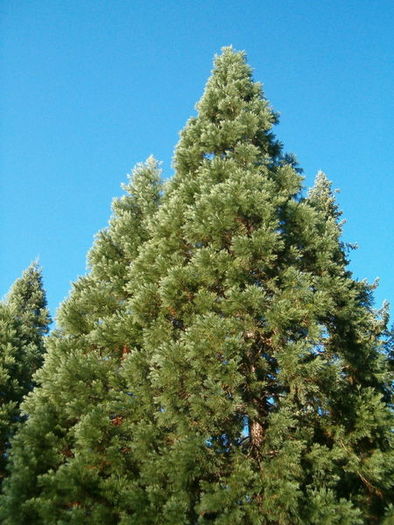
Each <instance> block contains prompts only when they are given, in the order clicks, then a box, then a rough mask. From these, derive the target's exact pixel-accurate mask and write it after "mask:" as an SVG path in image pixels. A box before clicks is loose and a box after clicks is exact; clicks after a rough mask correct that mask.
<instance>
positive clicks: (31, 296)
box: [0, 263, 50, 482]
mask: <svg viewBox="0 0 394 525" xmlns="http://www.w3.org/2000/svg"><path fill="white" fill-rule="evenodd" d="M49 323H50V317H49V313H48V310H47V308H46V296H45V291H44V289H43V285H42V275H41V270H40V268H39V267H38V265H37V264H36V263H34V264H32V265H31V266H29V268H27V270H26V271H25V272H24V273H23V275H22V277H20V278H19V279H18V280H17V281H15V283H14V285H13V286H12V288H11V290H10V292H9V294H8V296H7V298H6V300H5V301H3V302H1V303H0V482H1V480H2V478H3V477H4V476H5V475H6V473H5V463H6V456H7V453H8V447H9V442H10V439H11V437H12V435H13V433H14V431H15V428H16V426H17V425H18V423H19V422H20V421H21V415H20V409H19V407H20V404H21V402H22V399H23V397H24V396H25V395H26V394H27V393H28V392H30V390H32V388H33V379H32V378H33V374H34V372H35V371H36V370H37V369H38V368H39V367H40V366H41V365H42V361H43V353H44V335H45V334H46V333H47V332H48V326H49Z"/></svg>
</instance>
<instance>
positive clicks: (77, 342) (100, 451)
mask: <svg viewBox="0 0 394 525" xmlns="http://www.w3.org/2000/svg"><path fill="white" fill-rule="evenodd" d="M124 189H125V190H126V194H125V195H124V196H123V197H121V198H119V199H116V200H115V201H114V203H113V217H112V219H111V221H110V224H109V227H108V228H106V229H104V230H103V231H101V232H99V234H98V236H97V238H96V241H95V244H94V246H93V248H92V250H91V251H90V253H89V264H90V267H91V271H90V272H89V273H88V275H86V276H85V277H81V278H80V279H79V280H78V281H77V282H76V283H75V284H74V286H73V289H72V291H71V294H70V296H69V298H68V299H67V300H66V301H65V303H64V304H63V306H62V308H61V309H60V311H59V314H58V324H59V328H58V329H57V330H56V331H55V332H53V333H52V335H51V336H50V338H49V340H48V343H47V346H48V353H47V355H46V359H45V363H44V366H43V368H42V369H41V370H40V372H39V373H38V374H37V375H36V381H37V382H38V384H39V387H38V388H36V389H35V391H34V393H33V394H32V395H31V396H29V398H28V399H27V400H26V401H25V403H24V404H23V410H24V413H26V414H27V415H28V420H27V422H26V423H25V424H24V426H23V427H22V428H21V430H20V432H19V433H18V434H17V436H16V437H15V439H14V441H13V445H12V454H11V460H10V468H11V471H12V475H11V477H10V479H9V480H7V486H6V488H5V495H4V496H3V498H2V502H1V503H2V507H3V514H2V516H1V517H2V518H3V520H4V522H5V523H12V524H21V523H29V524H30V523H31V524H35V523H57V522H58V520H67V521H69V520H71V522H72V523H82V520H83V519H86V520H87V521H88V522H89V523H92V524H93V523H95V524H100V523H103V524H104V523H105V524H106V523H114V522H116V518H115V517H116V516H117V515H118V513H117V509H116V505H115V504H114V503H115V502H114V501H112V500H111V499H106V496H105V494H106V493H108V492H109V491H110V489H111V492H110V495H111V497H112V493H113V490H114V489H112V488H111V487H109V488H108V487H107V485H108V484H109V483H108V482H107V480H106V478H108V477H109V474H108V473H109V472H110V471H111V470H115V474H116V472H117V471H118V470H119V468H120V467H121V466H122V464H121V460H120V459H119V458H117V457H116V455H117V454H118V453H119V452H120V455H121V456H122V455H123V452H121V451H122V450H125V449H126V448H127V446H128V444H127V441H126V440H125V436H124V435H123V434H122V432H120V431H119V430H120V429H121V427H120V422H121V420H122V416H121V415H120V414H119V413H118V411H119V405H121V404H122V403H124V399H123V398H124V397H126V398H127V399H128V398H129V396H128V395H127V393H125V392H124V389H123V388H122V383H121V378H120V377H119V367H120V366H121V363H122V362H123V360H124V359H125V357H126V356H127V354H128V353H129V352H130V348H131V342H132V340H131V339H130V338H128V337H127V335H128V334H127V333H126V334H124V333H122V332H121V331H120V330H119V325H120V322H121V320H122V317H123V316H126V318H127V319H128V306H127V297H128V291H127V290H126V287H125V282H126V275H127V269H128V267H129V265H130V264H131V263H132V261H133V259H135V257H136V255H137V253H138V249H139V247H140V245H141V244H142V243H143V242H144V241H145V240H146V239H147V238H148V236H149V228H150V221H151V217H152V216H153V214H154V210H155V209H156V208H157V207H158V205H159V201H160V197H161V184H160V169H159V165H158V162H157V161H156V160H154V159H153V158H149V159H148V160H147V162H146V163H145V164H140V165H137V167H136V169H135V170H134V172H133V175H132V178H131V180H130V181H129V183H128V184H125V185H124ZM130 324H131V327H130V330H129V332H130V331H131V332H132V323H130ZM27 444H28V446H27ZM114 456H115V458H114ZM126 459H127V458H126Z"/></svg>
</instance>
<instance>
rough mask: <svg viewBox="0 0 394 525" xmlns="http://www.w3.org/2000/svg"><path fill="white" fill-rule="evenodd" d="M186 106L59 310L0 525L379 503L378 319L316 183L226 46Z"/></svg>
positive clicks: (356, 510)
mask: <svg viewBox="0 0 394 525" xmlns="http://www.w3.org/2000/svg"><path fill="white" fill-rule="evenodd" d="M197 109H198V115H197V116H196V117H194V118H192V119H190V120H189V122H188V124H187V125H186V127H185V129H184V130H183V132H182V133H181V137H180V141H179V144H178V146H177V148H176V152H175V158H174V166H175V175H174V177H173V178H172V179H171V180H170V181H169V182H168V184H167V185H166V187H165V191H163V190H162V188H161V185H160V182H159V173H158V166H157V163H156V162H155V161H154V160H153V159H149V160H148V162H147V163H146V164H145V165H140V166H139V167H138V168H137V170H136V171H135V172H134V176H133V179H132V181H131V182H130V184H129V185H127V186H125V189H126V192H127V193H126V195H125V196H124V197H123V198H122V199H120V200H118V201H116V202H115V204H114V216H113V218H112V219H111V222H110V225H109V227H108V229H106V230H105V231H103V232H102V233H100V234H99V236H98V238H97V240H96V243H95V246H94V247H93V249H92V251H91V252H90V255H89V261H90V266H91V271H90V273H89V274H88V275H87V276H86V277H83V278H81V279H80V280H79V281H77V283H76V284H75V285H74V288H73V291H72V293H71V295H70V297H69V299H68V300H67V301H66V302H65V303H64V304H63V306H62V308H61V310H60V312H59V330H58V331H57V332H56V333H54V334H53V335H52V336H51V338H50V341H49V345H48V347H49V352H48V355H47V358H46V360H45V364H44V367H43V368H42V370H41V371H40V372H39V374H37V380H38V381H39V383H40V388H37V389H36V390H35V392H34V393H33V395H31V396H29V398H28V399H27V400H26V402H25V403H24V405H23V407H24V410H25V412H26V413H27V414H28V415H29V419H28V421H27V423H26V424H25V425H24V426H23V428H22V429H21V431H20V432H19V433H18V435H17V436H16V438H15V440H14V443H13V453H12V457H11V470H12V475H11V477H10V479H9V480H8V481H7V484H6V489H5V493H4V496H3V499H2V504H3V508H4V511H3V520H4V523H6V524H8V525H11V524H19V523H24V522H27V521H28V522H29V523H33V524H34V523H37V524H41V523H45V524H51V523H53V524H58V523H76V524H77V523H82V522H83V523H91V524H92V525H93V524H97V523H103V524H104V523H119V524H121V525H126V524H127V525H137V524H138V525H144V524H146V525H153V524H158V525H159V524H160V525H189V524H190V525H191V524H193V525H195V524H200V525H202V524H209V523H215V524H216V525H229V524H231V525H235V524H239V525H248V524H249V525H255V524H261V525H266V524H267V525H268V524H277V525H288V524H290V523H291V524H304V523H310V524H322V523H324V524H327V525H328V524H349V525H350V524H357V523H360V524H361V523H379V522H380V521H382V520H383V519H385V520H386V522H389V521H387V520H390V515H391V514H392V506H390V501H391V498H392V496H391V494H392V489H393V472H394V464H393V455H392V448H391V444H390V441H391V439H392V434H391V432H392V426H393V421H392V411H391V408H390V407H391V405H390V403H391V394H392V390H391V383H390V374H389V372H390V371H389V367H388V360H387V357H386V356H387V352H385V348H384V340H383V336H384V335H385V333H386V326H385V321H386V319H385V316H384V315H383V316H379V315H377V314H376V312H375V311H374V310H373V308H372V299H371V292H372V287H371V286H369V285H367V284H366V283H364V282H358V281H355V280H354V279H353V278H352V276H351V273H350V272H349V271H348V269H347V268H346V264H347V261H346V257H345V246H344V245H343V244H342V243H341V241H340V235H341V227H340V223H339V222H338V220H339V217H340V211H339V210H338V207H337V205H336V203H335V199H334V195H333V193H332V191H331V184H330V182H329V181H328V180H327V178H326V177H325V175H324V174H322V173H320V174H319V175H318V177H317V180H316V184H315V186H314V188H313V189H312V190H311V191H310V192H309V194H308V197H307V198H303V197H302V186H301V183H302V179H301V177H300V175H299V170H298V169H297V168H296V165H295V162H294V159H293V158H292V157H291V156H288V155H286V154H284V153H283V152H282V148H281V145H280V143H279V142H278V141H277V140H276V139H275V137H274V136H273V134H272V126H273V124H275V123H276V122H277V116H276V114H275V113H274V112H273V111H272V109H271V108H270V106H269V104H268V102H267V101H266V99H265V98H264V96H263V94H262V90H261V85H260V84H258V83H255V82H253V79H252V76H251V69H250V68H249V66H248V65H247V64H246V61H245V56H244V54H243V53H238V52H235V51H233V50H232V49H231V48H226V49H224V50H223V53H222V55H220V56H218V57H217V58H216V60H215V68H214V70H213V73H212V76H211V78H210V79H209V81H208V83H207V86H206V89H205V92H204V95H203V97H202V99H201V101H200V102H199V103H198V105H197ZM386 346H387V344H386ZM27 444H28V446H26V445H27ZM390 513H391V514H390Z"/></svg>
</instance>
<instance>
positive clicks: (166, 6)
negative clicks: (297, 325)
mask: <svg viewBox="0 0 394 525" xmlns="http://www.w3.org/2000/svg"><path fill="white" fill-rule="evenodd" d="M0 19H1V21H0V24H1V27H0V31H1V61H2V66H1V82H0V104H1V107H0V110H1V114H2V118H1V137H0V148H1V149H0V163H1V165H0V169H1V190H0V191H1V211H0V234H1V255H0V295H3V294H5V293H6V292H7V290H8V288H9V287H10V285H11V284H12V282H13V281H14V280H15V279H16V278H17V277H18V276H19V275H20V274H21V272H22V271H23V269H24V268H25V267H26V266H28V265H29V263H30V262H31V261H32V260H34V259H35V258H36V257H39V258H40V262H41V264H42V266H43V269H44V279H45V287H46V289H47V294H48V300H49V306H50V309H51V312H52V313H54V312H55V310H56V308H57V306H58V304H59V302H60V301H61V300H62V299H63V298H64V297H65V296H66V295H67V294H68V291H69V289H70V283H71V282H72V281H74V280H75V278H76V277H77V276H78V275H81V274H83V273H84V272H85V269H86V253H87V250H88V249H89V247H90V246H91V245H92V242H93V236H94V234H95V233H96V232H97V231H98V230H99V229H101V228H102V227H104V226H105V225H106V224H107V222H108V219H109V217H110V203H111V200H112V198H113V197H115V196H119V195H121V194H122V191H121V189H120V184H121V182H124V181H125V180H126V174H127V173H128V172H130V170H131V168H132V167H133V165H134V164H136V163H137V162H140V161H143V160H145V159H146V158H147V157H148V156H149V155H150V154H153V155H154V156H155V157H156V158H158V159H160V160H162V161H163V170H164V175H165V176H171V173H172V170H171V157H172V153H173V149H174V146H175V144H176V142H177V140H178V132H179V130H180V129H181V128H182V127H183V126H184V124H185V122H186V119H187V118H188V117H189V116H191V115H192V114H194V104H195V102H196V101H197V100H198V99H199V98H200V96H201V94H202V90H203V88H204V84H205V82H206V80H207V78H208V76H209V74H210V70H211V67H212V57H213V55H214V54H215V53H218V52H220V48H221V47H222V46H224V45H229V44H232V45H233V46H234V47H235V48H236V49H244V50H246V51H247V54H248V60H249V63H250V64H251V65H252V67H253V68H254V75H255V79H256V80H259V81H262V82H263V83H264V90H265V95H266V96H267V98H268V99H269V100H270V101H271V103H272V105H273V107H274V108H275V109H276V110H277V111H279V112H280V114H281V123H280V125H279V126H278V127H277V129H276V133H277V135H278V137H279V138H280V139H281V140H282V141H283V142H284V144H285V150H286V151H289V152H293V153H295V154H296V156H297V158H298V160H299V163H300V165H301V167H302V168H303V169H304V175H305V185H306V186H309V185H311V184H312V182H313V179H314V176H315V174H316V172H317V170H319V169H321V170H323V171H325V172H326V173H327V175H328V176H329V178H330V179H331V180H332V181H333V183H334V187H336V188H340V189H341V193H340V194H339V203H340V205H341V207H342V209H343V211H344V217H345V218H346V220H347V224H346V225H345V240H346V241H349V242H357V243H358V244H359V249H358V250H357V251H355V252H353V253H352V255H351V257H352V263H351V269H352V270H353V272H354V275H355V276H356V277H357V278H360V279H361V278H367V279H368V280H370V281H371V280H373V279H375V277H380V278H381V279H380V286H379V289H378V290H377V291H376V293H375V297H376V306H377V307H379V306H380V304H381V302H382V300H383V299H388V300H389V301H391V302H393V303H394V276H393V269H392V263H393V246H394V243H393V237H394V233H393V231H394V230H393V219H392V217H393V212H392V210H393V202H394V182H393V176H394V169H393V157H394V148H393V146H394V124H393V120H394V119H393V116H394V103H393V100H394V67H393V66H394V64H393V62H394V22H393V21H394V2H393V1H392V0H346V1H344V0H330V1H328V0H320V1H318V0H293V1H292V0H281V1H278V0H249V1H248V0H243V1H242V0H239V1H236V0H212V1H204V0H200V1H195V0H150V1H146V0H145V1H143V0H106V1H103V0H67V1H64V0H18V1H16V0H0ZM392 317H394V316H392Z"/></svg>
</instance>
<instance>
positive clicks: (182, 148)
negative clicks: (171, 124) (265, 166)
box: [174, 47, 280, 176]
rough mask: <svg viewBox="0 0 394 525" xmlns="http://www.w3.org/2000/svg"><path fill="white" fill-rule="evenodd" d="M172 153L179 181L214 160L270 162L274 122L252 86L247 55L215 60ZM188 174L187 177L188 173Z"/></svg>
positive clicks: (227, 54) (229, 52)
mask: <svg viewBox="0 0 394 525" xmlns="http://www.w3.org/2000/svg"><path fill="white" fill-rule="evenodd" d="M196 109H197V111H198V115H197V117H193V118H191V119H190V120H189V121H188V123H187V125H186V127H185V128H184V130H183V131H182V132H181V138H180V141H179V143H178V146H177V148H176V152H175V162H174V164H175V168H176V170H177V173H178V175H181V176H182V175H183V174H186V172H188V171H189V170H191V171H194V170H196V169H198V168H199V166H201V164H202V163H203V161H204V159H212V158H214V157H219V158H223V159H229V158H231V159H235V160H238V161H240V162H243V161H245V159H247V160H252V161H256V162H258V163H260V164H261V163H263V162H264V161H265V162H270V161H272V158H275V157H276V156H278V155H279V154H280V146H279V143H278V142H277V141H276V140H275V139H274V137H273V135H272V133H270V130H271V128H272V126H273V125H274V124H276V123H277V121H278V117H277V115H276V114H275V113H274V112H273V111H272V109H271V107H270V105H269V103H268V101H267V100H266V99H265V98H264V95H263V92H262V87H261V84H260V83H259V82H254V81H253V78H252V69H251V67H250V66H249V65H248V64H247V63H246V54H245V53H244V52H243V51H235V50H234V49H233V48H232V47H225V48H223V49H222V54H221V55H218V56H216V57H215V60H214V68H213V70H212V74H211V77H210V78H209V79H208V82H207V84H206V87H205V90H204V94H203V96H202V98H201V100H200V101H199V102H198V104H197V105H196ZM189 173H190V171H189Z"/></svg>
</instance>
